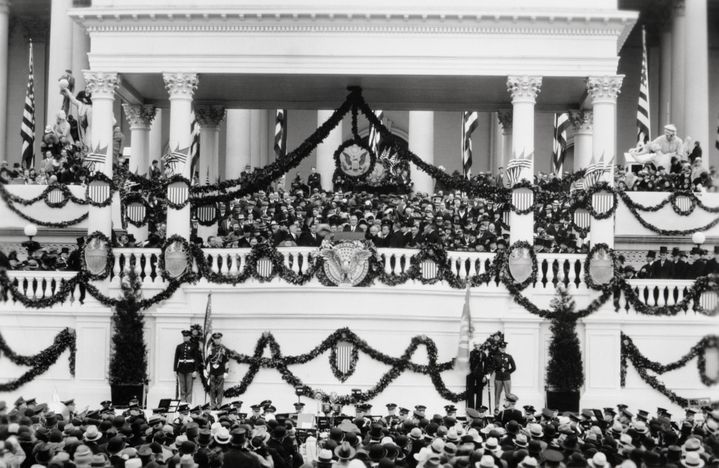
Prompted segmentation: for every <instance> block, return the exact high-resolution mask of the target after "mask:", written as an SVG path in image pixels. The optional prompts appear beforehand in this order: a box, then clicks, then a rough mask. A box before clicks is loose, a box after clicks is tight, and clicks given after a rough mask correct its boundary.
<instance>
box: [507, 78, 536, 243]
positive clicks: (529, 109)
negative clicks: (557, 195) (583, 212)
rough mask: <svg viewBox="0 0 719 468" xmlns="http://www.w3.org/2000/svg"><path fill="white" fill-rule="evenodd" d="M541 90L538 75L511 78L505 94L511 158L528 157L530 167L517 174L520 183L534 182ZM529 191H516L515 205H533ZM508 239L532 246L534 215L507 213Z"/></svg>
mask: <svg viewBox="0 0 719 468" xmlns="http://www.w3.org/2000/svg"><path fill="white" fill-rule="evenodd" d="M541 87H542V77H541V76H510V77H508V78H507V91H508V92H509V94H510V95H511V96H512V159H515V158H520V157H524V158H529V160H530V161H531V164H530V165H529V167H527V168H523V169H522V170H521V172H520V176H519V178H520V180H522V179H523V180H528V181H530V182H533V179H534V104H535V102H536V101H537V95H538V94H539V90H540V89H541ZM533 198H534V197H533V194H532V192H531V191H529V190H528V189H515V190H514V191H513V194H512V200H513V203H514V205H515V206H516V207H517V208H519V209H526V206H525V205H527V203H529V205H531V204H532V203H534V199H533ZM509 228H510V233H509V240H510V243H512V244H514V243H515V242H518V241H525V242H529V243H530V244H533V243H534V213H533V212H531V211H530V212H529V213H527V214H517V212H516V211H510V213H509Z"/></svg>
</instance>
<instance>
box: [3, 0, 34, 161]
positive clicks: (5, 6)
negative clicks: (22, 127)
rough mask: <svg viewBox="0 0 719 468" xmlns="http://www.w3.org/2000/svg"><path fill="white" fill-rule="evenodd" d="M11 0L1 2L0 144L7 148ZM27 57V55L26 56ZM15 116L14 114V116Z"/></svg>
mask: <svg viewBox="0 0 719 468" xmlns="http://www.w3.org/2000/svg"><path fill="white" fill-rule="evenodd" d="M9 13H10V2H9V0H0V142H1V143H0V144H1V145H2V148H3V149H4V148H5V147H6V135H7V114H8V113H7V54H8V35H9V33H10V30H9V24H10V23H9V16H8V15H9ZM25 55H26V56H27V53H26V54H25ZM26 60H27V59H26ZM23 102H24V101H23ZM13 115H14V114H13Z"/></svg>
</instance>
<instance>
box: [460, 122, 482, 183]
mask: <svg viewBox="0 0 719 468" xmlns="http://www.w3.org/2000/svg"><path fill="white" fill-rule="evenodd" d="M478 118H479V115H478V114H477V111H465V112H463V113H462V172H463V174H464V177H465V178H467V179H469V178H471V177H472V132H474V131H475V130H476V128H477V126H478V125H479V123H478V122H477V120H478Z"/></svg>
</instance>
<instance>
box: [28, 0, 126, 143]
mask: <svg viewBox="0 0 719 468" xmlns="http://www.w3.org/2000/svg"><path fill="white" fill-rule="evenodd" d="M50 4H51V8H50V51H49V53H48V55H47V56H48V69H47V108H46V116H47V118H46V120H45V122H46V123H54V122H55V116H56V115H57V111H59V110H60V108H61V107H62V100H63V96H62V94H60V87H59V86H58V84H57V80H58V79H60V77H61V76H62V75H63V74H65V70H66V69H68V68H70V67H71V66H72V18H70V17H69V16H68V15H67V10H68V9H70V8H72V0H53V1H52V2H50ZM73 72H75V73H77V71H76V70H73ZM85 81H86V82H87V79H86V80H85ZM78 91H80V89H79V88H77V87H76V88H75V94H77V92H78ZM35 126H36V127H37V128H39V129H42V128H43V127H44V126H45V124H42V122H38V123H36V124H35ZM110 148H112V140H110Z"/></svg>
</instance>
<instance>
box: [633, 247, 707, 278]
mask: <svg viewBox="0 0 719 468" xmlns="http://www.w3.org/2000/svg"><path fill="white" fill-rule="evenodd" d="M619 262H620V265H619V268H622V269H623V271H624V274H625V275H626V276H628V277H630V278H634V277H636V278H641V279H696V278H699V277H700V276H706V275H710V274H719V245H715V246H714V249H713V251H712V250H709V249H703V248H701V247H696V246H695V247H692V248H691V249H690V250H689V251H688V252H687V251H685V250H681V249H680V248H678V247H674V248H672V250H671V253H670V252H669V249H668V248H667V247H666V246H661V247H660V248H659V258H657V252H656V251H654V250H650V251H648V252H647V254H646V258H645V263H644V265H642V267H641V268H640V269H639V271H635V270H634V268H633V267H631V266H629V265H627V266H624V258H623V257H621V256H620V257H619Z"/></svg>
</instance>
